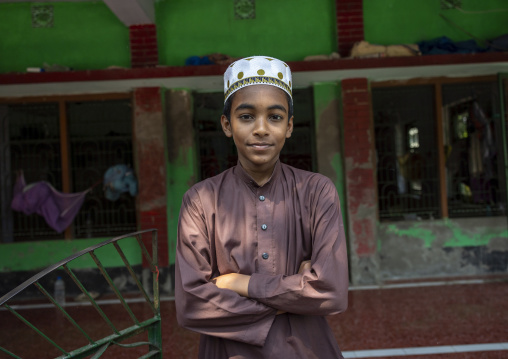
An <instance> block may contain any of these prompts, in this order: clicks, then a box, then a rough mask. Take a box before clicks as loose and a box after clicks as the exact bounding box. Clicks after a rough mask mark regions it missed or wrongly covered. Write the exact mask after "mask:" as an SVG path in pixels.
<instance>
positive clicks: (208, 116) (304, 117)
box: [194, 89, 315, 179]
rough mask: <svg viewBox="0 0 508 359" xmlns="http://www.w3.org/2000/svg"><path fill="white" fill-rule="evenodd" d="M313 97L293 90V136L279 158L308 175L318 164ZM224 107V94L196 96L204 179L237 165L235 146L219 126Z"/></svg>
mask: <svg viewBox="0 0 508 359" xmlns="http://www.w3.org/2000/svg"><path fill="white" fill-rule="evenodd" d="M312 96H313V95H312V89H295V90H293V103H294V113H295V116H294V122H293V133H292V135H291V138H289V139H288V140H286V143H285V144H284V148H283V149H282V152H281V154H280V159H281V161H282V162H283V163H286V164H288V165H290V166H293V167H296V168H300V169H304V170H307V171H312V170H314V163H315V160H314V156H315V150H314V148H315V144H314V115H313V114H314V108H313V97H312ZM223 107H224V94H223V93H196V94H195V95H194V123H195V125H194V126H195V127H194V128H195V129H196V143H197V147H198V153H199V161H200V165H199V170H200V178H201V179H205V178H208V177H211V176H215V175H217V174H219V173H221V172H222V171H224V170H226V169H228V168H230V167H232V166H234V165H236V162H237V153H236V147H235V144H234V143H233V140H232V139H228V138H227V137H226V136H225V135H224V132H223V131H222V127H221V124H220V117H221V115H222V110H223Z"/></svg>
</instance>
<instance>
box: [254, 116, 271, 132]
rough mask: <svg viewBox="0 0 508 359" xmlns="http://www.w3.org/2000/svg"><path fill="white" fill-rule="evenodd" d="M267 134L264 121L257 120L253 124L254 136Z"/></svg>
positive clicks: (261, 119)
mask: <svg viewBox="0 0 508 359" xmlns="http://www.w3.org/2000/svg"><path fill="white" fill-rule="evenodd" d="M267 133H268V124H267V123H266V119H264V118H258V119H257V121H256V123H255V128H254V134H255V135H258V136H264V135H266V134H267Z"/></svg>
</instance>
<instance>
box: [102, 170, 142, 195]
mask: <svg viewBox="0 0 508 359" xmlns="http://www.w3.org/2000/svg"><path fill="white" fill-rule="evenodd" d="M103 183H104V196H105V197H106V198H107V199H108V200H110V201H116V200H117V199H118V198H120V196H121V194H122V193H124V192H129V194H130V195H131V196H132V197H134V196H135V195H137V194H138V181H137V180H136V176H135V175H134V170H133V169H132V168H130V167H129V166H127V165H122V164H119V165H115V166H112V167H110V168H108V170H107V171H106V173H104V180H103Z"/></svg>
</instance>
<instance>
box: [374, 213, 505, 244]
mask: <svg viewBox="0 0 508 359" xmlns="http://www.w3.org/2000/svg"><path fill="white" fill-rule="evenodd" d="M489 221H492V218H488V217H487V218H485V219H484V220H483V221H482V219H481V218H474V219H470V220H467V219H442V220H435V221H420V222H398V223H380V224H379V227H380V229H381V231H382V232H384V233H386V235H387V236H389V237H391V238H397V237H398V238H402V239H404V238H416V239H419V240H421V242H422V248H431V247H432V246H433V245H435V243H437V244H438V246H439V247H443V248H450V247H478V246H488V245H489V244H490V243H491V241H492V240H494V239H499V238H504V239H508V229H507V227H506V223H504V221H500V222H501V224H502V225H501V226H499V223H497V222H495V223H496V224H497V225H493V224H492V223H490V222H489ZM468 222H470V223H473V225H470V226H467V225H466V223H468ZM482 222H483V223H482ZM498 222H499V221H498ZM383 240H386V239H384V238H381V237H380V239H379V241H378V249H379V250H381V248H382V245H383ZM401 245H403V240H402V241H401Z"/></svg>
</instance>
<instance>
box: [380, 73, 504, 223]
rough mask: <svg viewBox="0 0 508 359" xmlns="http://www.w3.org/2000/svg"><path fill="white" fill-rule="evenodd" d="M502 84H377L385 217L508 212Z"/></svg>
mask: <svg viewBox="0 0 508 359" xmlns="http://www.w3.org/2000/svg"><path fill="white" fill-rule="evenodd" d="M497 86H498V85H497V82H495V81H491V82H469V83H467V82H462V83H460V82H459V83H450V84H446V83H444V84H432V83H431V84H427V85H419V86H400V87H381V86H380V87H375V88H374V89H373V91H372V99H373V100H372V103H373V113H374V126H375V134H376V152H377V180H378V198H379V217H380V219H381V220H401V219H405V220H410V219H417V220H418V219H431V218H440V217H473V216H474V217H481V216H494V215H502V214H504V213H505V212H504V211H505V194H504V193H505V180H504V172H503V169H502V162H503V160H502V153H503V152H502V136H500V134H501V133H502V130H501V124H500V105H499V103H500V96H499V91H498V87H497ZM436 89H438V90H439V91H440V93H441V99H440V101H438V102H439V103H436ZM437 106H441V107H440V109H439V111H436V107H437ZM438 129H439V132H438Z"/></svg>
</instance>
